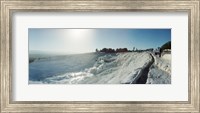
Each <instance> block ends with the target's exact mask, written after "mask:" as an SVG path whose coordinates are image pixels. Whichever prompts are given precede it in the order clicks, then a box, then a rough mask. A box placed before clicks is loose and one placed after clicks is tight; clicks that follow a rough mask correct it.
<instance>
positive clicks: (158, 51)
mask: <svg viewBox="0 0 200 113" xmlns="http://www.w3.org/2000/svg"><path fill="white" fill-rule="evenodd" d="M153 53H154V54H155V55H158V56H159V57H161V49H160V47H158V48H156V49H154V50H153Z"/></svg>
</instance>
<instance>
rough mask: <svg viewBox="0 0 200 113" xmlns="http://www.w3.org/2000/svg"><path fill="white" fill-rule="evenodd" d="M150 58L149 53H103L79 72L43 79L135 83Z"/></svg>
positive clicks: (65, 81)
mask: <svg viewBox="0 0 200 113" xmlns="http://www.w3.org/2000/svg"><path fill="white" fill-rule="evenodd" d="M151 60H152V58H151V56H150V54H149V53H146V52H143V53H136V52H131V53H118V54H116V55H115V54H105V55H103V56H100V57H98V59H97V60H96V62H95V64H94V65H93V66H92V67H90V68H86V69H85V70H83V71H80V72H70V73H65V74H61V75H57V76H53V77H48V78H46V79H44V81H43V83H50V84H59V83H60V84H66V83H68V84H120V83H128V84H130V83H135V82H136V80H137V79H138V78H139V76H140V73H141V70H142V69H143V68H144V67H145V66H146V65H147V64H148V63H149V62H150V61H151Z"/></svg>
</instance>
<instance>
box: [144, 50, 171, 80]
mask: <svg viewBox="0 0 200 113" xmlns="http://www.w3.org/2000/svg"><path fill="white" fill-rule="evenodd" d="M152 55H153V54H152ZM153 57H154V60H155V61H154V64H153V65H152V66H151V67H150V70H149V73H148V78H147V82H146V83H147V84H170V83H171V54H165V55H164V56H162V57H161V58H160V57H158V56H155V55H153Z"/></svg>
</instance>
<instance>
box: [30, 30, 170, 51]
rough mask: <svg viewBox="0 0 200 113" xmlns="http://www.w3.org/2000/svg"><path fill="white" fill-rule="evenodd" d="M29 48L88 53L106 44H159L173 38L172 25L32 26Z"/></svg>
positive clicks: (104, 46) (139, 45)
mask: <svg viewBox="0 0 200 113" xmlns="http://www.w3.org/2000/svg"><path fill="white" fill-rule="evenodd" d="M28 38H29V51H44V52H51V53H66V54H73V53H87V52H95V50H96V49H98V50H100V49H103V48H113V49H116V48H128V49H129V50H133V47H136V48H137V49H148V48H157V47H160V46H162V45H163V44H165V43H166V42H168V41H171V29H126V28H101V29H64V28H63V29H57V28H56V29H54V28H29V30H28Z"/></svg>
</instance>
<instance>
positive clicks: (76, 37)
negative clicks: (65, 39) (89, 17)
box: [67, 29, 93, 41]
mask: <svg viewBox="0 0 200 113" xmlns="http://www.w3.org/2000/svg"><path fill="white" fill-rule="evenodd" d="M92 34H93V31H92V30H90V29H69V30H67V35H68V36H69V38H70V39H71V40H73V41H83V40H88V39H90V38H91V36H92Z"/></svg>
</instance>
